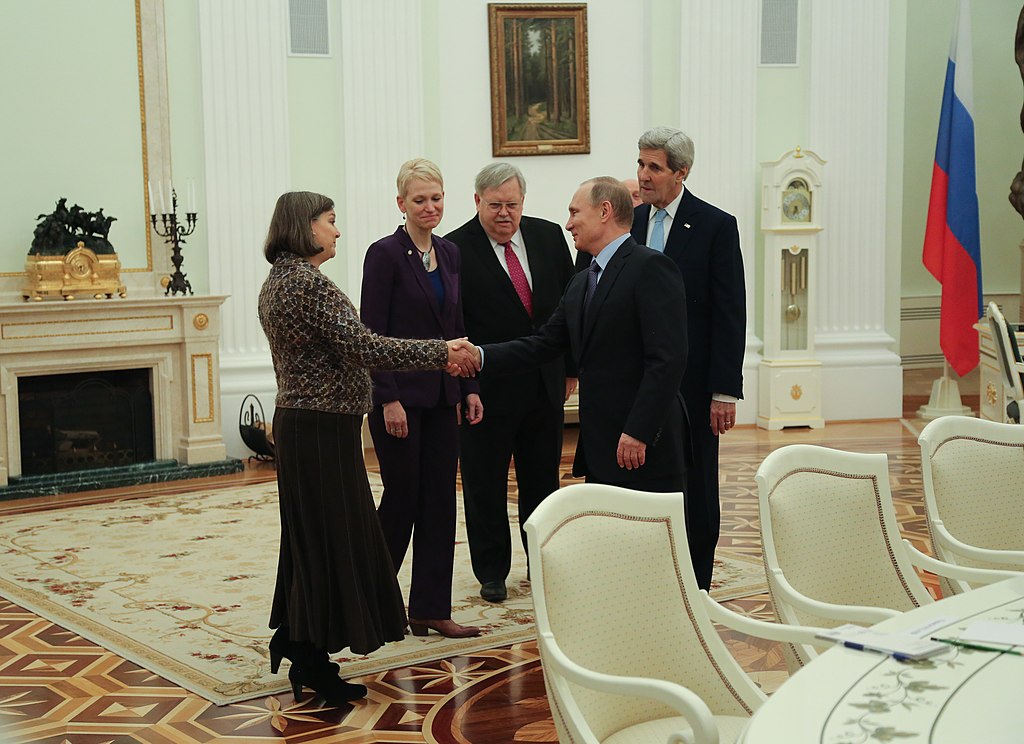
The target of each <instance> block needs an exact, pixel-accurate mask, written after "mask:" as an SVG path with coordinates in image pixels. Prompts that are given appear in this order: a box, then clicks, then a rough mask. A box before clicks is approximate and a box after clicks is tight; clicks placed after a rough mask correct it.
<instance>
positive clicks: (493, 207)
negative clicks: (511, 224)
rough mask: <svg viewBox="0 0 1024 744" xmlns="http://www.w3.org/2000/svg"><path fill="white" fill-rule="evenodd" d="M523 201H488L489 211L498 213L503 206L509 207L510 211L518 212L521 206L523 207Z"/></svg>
mask: <svg viewBox="0 0 1024 744" xmlns="http://www.w3.org/2000/svg"><path fill="white" fill-rule="evenodd" d="M522 206H523V205H522V203H521V202H487V209H488V211H491V212H494V213H495V214H497V213H498V212H500V211H501V210H502V208H505V209H507V210H508V211H509V212H518V211H519V208H520V207H522Z"/></svg>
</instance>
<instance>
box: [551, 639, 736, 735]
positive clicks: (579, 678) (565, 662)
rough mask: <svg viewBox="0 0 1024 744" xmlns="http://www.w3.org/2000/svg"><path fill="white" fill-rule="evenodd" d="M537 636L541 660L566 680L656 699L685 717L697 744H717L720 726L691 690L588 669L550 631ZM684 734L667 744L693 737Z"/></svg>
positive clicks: (587, 686) (656, 680) (660, 680)
mask: <svg viewBox="0 0 1024 744" xmlns="http://www.w3.org/2000/svg"><path fill="white" fill-rule="evenodd" d="M537 637H538V640H539V641H540V644H541V646H542V649H543V651H544V653H545V658H543V659H542V662H544V663H548V664H550V665H551V666H552V667H554V670H555V671H556V672H557V673H558V674H561V675H562V676H564V677H565V678H566V679H568V680H570V681H572V682H575V683H576V684H578V685H581V686H582V687H586V688H589V689H591V690H597V691H598V692H605V693H609V694H612V695H632V696H634V697H643V698H650V699H652V700H657V701H658V702H660V703H663V704H664V705H668V706H670V707H672V708H675V709H676V710H677V711H679V713H680V714H681V715H682V716H683V718H685V719H686V722H687V723H689V724H690V727H691V729H692V732H691V733H692V735H693V739H692V740H693V741H694V742H695V744H718V725H717V724H716V723H715V717H714V715H712V713H711V709H710V708H708V706H707V703H705V702H704V701H703V700H702V699H701V697H700V696H699V695H697V693H695V692H693V691H692V690H688V689H687V688H685V687H683V686H682V685H679V684H676V683H675V682H669V681H668V680H662V679H653V678H649V677H621V676H618V675H614V674H605V673H604V672H596V671H594V670H592V669H587V668H586V667H584V666H581V665H580V664H577V663H576V662H575V661H573V660H572V659H570V658H569V657H568V656H566V655H565V653H564V652H563V651H562V649H561V648H560V647H559V645H558V642H557V641H556V640H555V637H554V635H552V634H551V632H550V631H548V632H544V633H539V634H538V636H537ZM588 733H590V732H588ZM684 733H685V732H682V731H680V732H676V733H673V734H672V736H670V737H669V739H668V744H686V742H688V741H690V738H689V737H686V736H684ZM591 736H593V734H592V733H591ZM594 741H596V738H595V739H594Z"/></svg>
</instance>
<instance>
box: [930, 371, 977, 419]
mask: <svg viewBox="0 0 1024 744" xmlns="http://www.w3.org/2000/svg"><path fill="white" fill-rule="evenodd" d="M917 415H918V416H920V417H921V418H923V419H924V420H925V421H931V420H932V419H937V418H939V417H940V416H973V415H974V411H972V410H971V409H970V408H969V407H968V406H965V405H964V404H963V402H962V401H961V400H960V386H959V385H958V384H957V381H956V380H954V379H953V378H952V377H950V375H949V362H948V361H946V359H945V357H943V359H942V377H939V378H937V379H936V380H935V381H934V382H933V383H932V394H931V395H930V396H929V397H928V402H927V403H925V404H924V405H923V406H921V407H920V408H918V409H917Z"/></svg>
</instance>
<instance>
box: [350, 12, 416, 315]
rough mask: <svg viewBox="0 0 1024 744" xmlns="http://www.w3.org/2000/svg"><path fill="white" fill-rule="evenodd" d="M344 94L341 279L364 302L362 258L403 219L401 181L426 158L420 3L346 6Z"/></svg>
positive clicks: (353, 297) (351, 292) (354, 295)
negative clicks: (409, 164)
mask: <svg viewBox="0 0 1024 744" xmlns="http://www.w3.org/2000/svg"><path fill="white" fill-rule="evenodd" d="M340 12H341V75H342V92H343V95H344V103H343V121H344V132H345V149H344V155H345V162H344V164H343V165H344V170H345V199H344V204H345V208H344V212H343V214H342V218H341V222H342V232H343V233H344V235H343V236H342V239H341V240H342V243H344V250H343V251H342V250H339V255H340V256H344V257H345V261H346V275H345V277H344V278H342V279H341V280H340V281H339V284H340V285H341V287H342V289H344V290H345V292H346V293H347V294H348V296H349V297H350V298H352V301H353V302H355V303H356V304H357V305H358V303H359V287H360V283H361V281H362V275H363V256H364V255H366V248H367V246H369V245H370V243H372V242H374V241H375V240H377V239H379V238H381V237H383V236H384V235H387V234H389V233H391V232H393V231H394V229H395V227H397V226H398V225H399V224H400V223H401V221H402V219H401V213H400V212H399V211H398V206H397V205H396V204H395V194H396V188H395V177H396V176H397V175H398V169H399V167H400V166H401V165H402V163H404V162H405V161H406V160H409V159H411V158H415V157H423V156H425V153H424V151H423V145H424V135H423V131H424V126H425V123H424V116H423V79H422V70H423V64H422V59H423V43H422V30H421V14H420V4H419V3H416V2H412V3H411V2H407V0H375V2H344V3H340Z"/></svg>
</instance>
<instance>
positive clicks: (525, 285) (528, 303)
mask: <svg viewBox="0 0 1024 744" xmlns="http://www.w3.org/2000/svg"><path fill="white" fill-rule="evenodd" d="M505 263H506V265H508V275H509V278H510V279H512V286H513V287H515V290H516V294H517V295H519V299H520V300H521V301H522V303H523V307H525V308H526V314H527V315H529V316H530V317H531V318H532V317H533V293H531V292H530V283H529V282H528V281H526V273H525V272H524V271H523V265H522V264H521V263H519V258H518V257H517V256H516V252H515V251H513V250H512V242H511V241H509V242H508V243H505Z"/></svg>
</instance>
